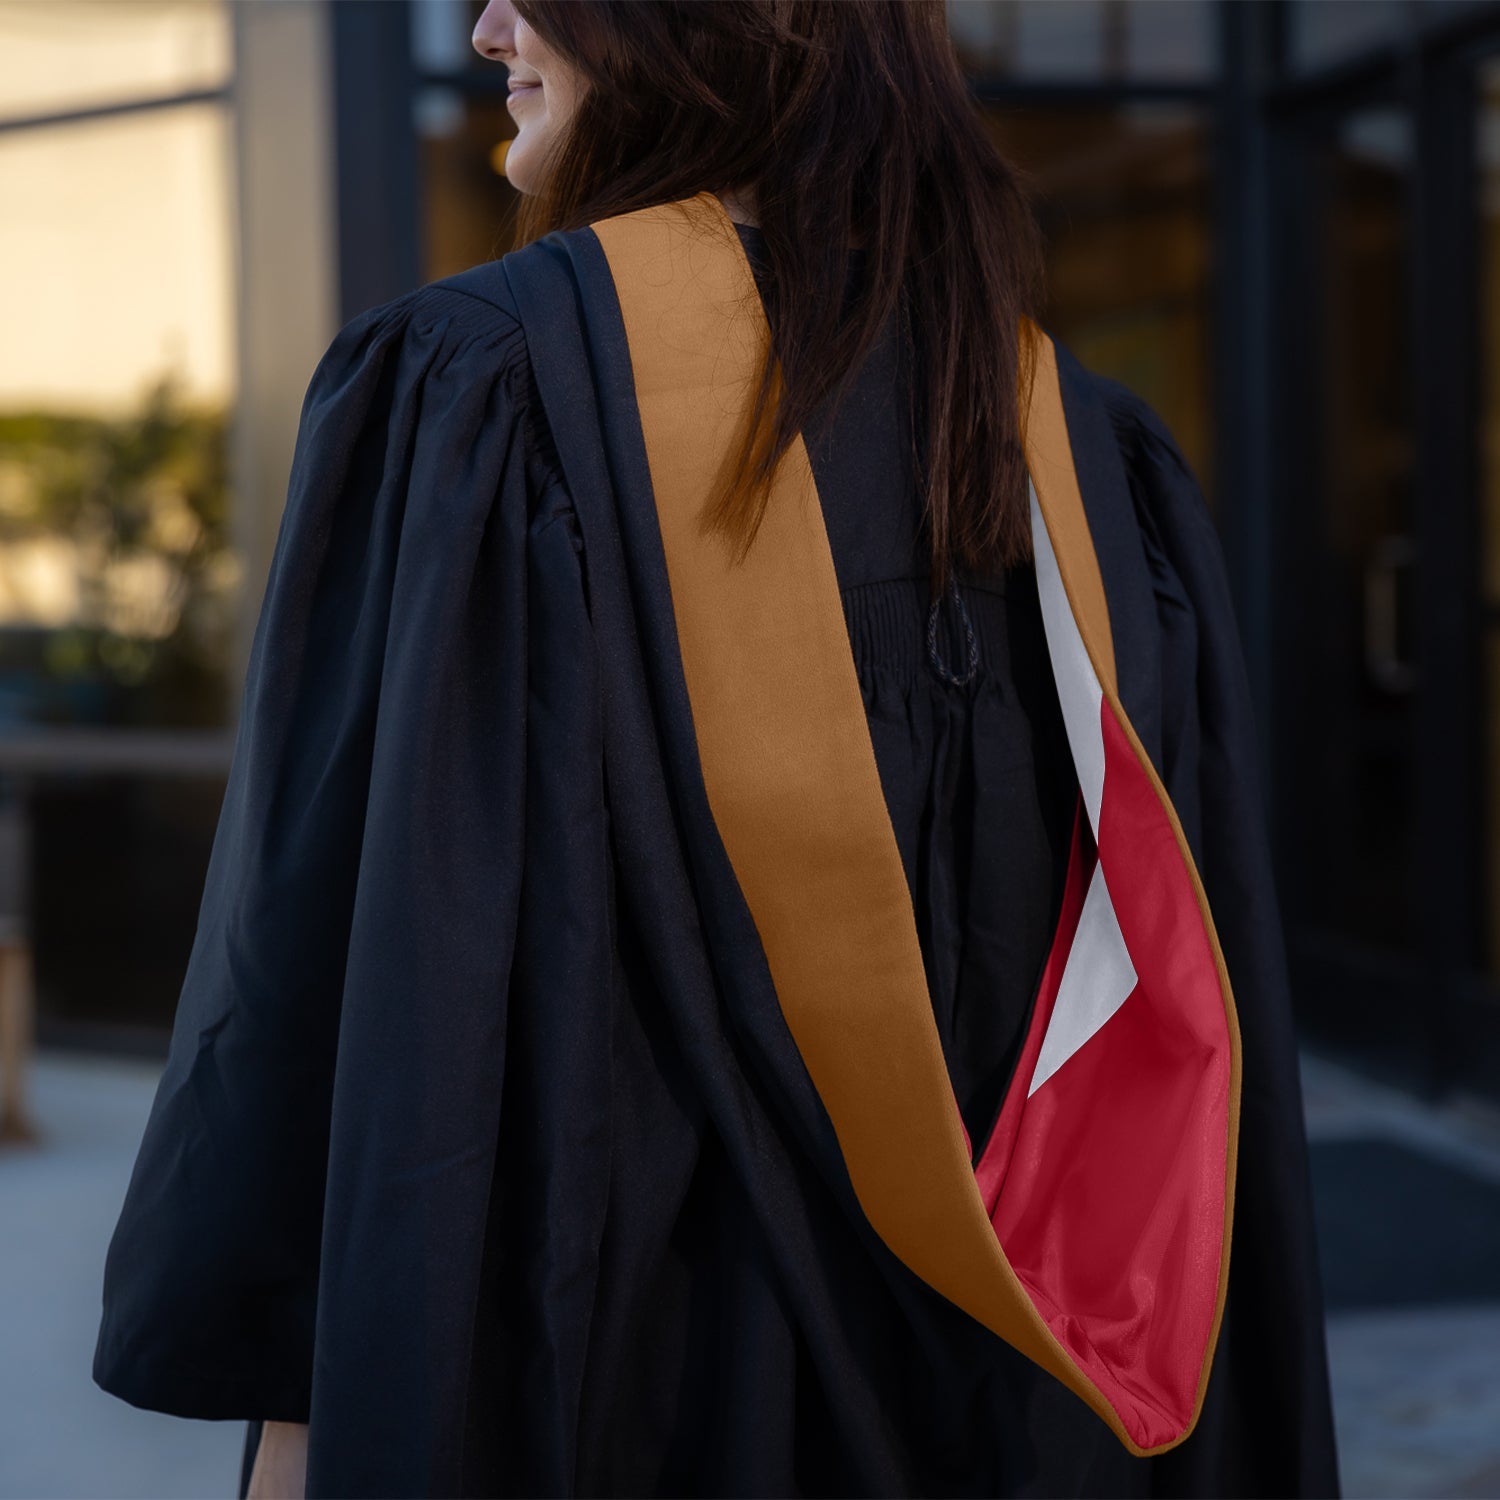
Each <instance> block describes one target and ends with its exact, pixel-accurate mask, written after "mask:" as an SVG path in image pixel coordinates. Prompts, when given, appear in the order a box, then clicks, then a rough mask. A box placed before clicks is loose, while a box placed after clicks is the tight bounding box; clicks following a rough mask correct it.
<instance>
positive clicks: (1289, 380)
mask: <svg viewBox="0 0 1500 1500" xmlns="http://www.w3.org/2000/svg"><path fill="white" fill-rule="evenodd" d="M1415 155H1416V153H1415V131H1414V123H1413V120H1412V117H1411V114H1410V112H1409V111H1408V110H1407V109H1406V108H1405V107H1404V106H1403V105H1400V104H1397V103H1395V102H1391V101H1387V100H1384V99H1380V98H1374V99H1369V100H1365V101H1361V102H1360V103H1358V104H1356V105H1353V106H1351V107H1348V108H1346V109H1343V110H1341V111H1339V112H1336V113H1335V112H1331V111H1330V112H1327V113H1323V114H1321V115H1320V116H1319V117H1318V118H1315V119H1314V120H1312V121H1310V122H1305V123H1301V124H1299V125H1298V126H1297V127H1296V129H1295V132H1294V133H1293V134H1292V135H1291V136H1290V137H1289V140H1288V154H1287V160H1286V178H1285V181H1286V184H1287V186H1288V188H1289V189H1290V200H1291V201H1290V204H1289V206H1288V210H1289V211H1288V212H1287V213H1286V214H1285V224H1286V235H1287V243H1286V244H1285V246H1284V247H1283V248H1284V253H1285V256H1286V260H1285V262H1284V264H1285V265H1286V267H1287V269H1288V270H1289V271H1290V273H1291V274H1290V275H1289V276H1288V279H1287V292H1288V300H1287V302H1286V306H1287V307H1288V309H1289V311H1290V314H1291V315H1290V316H1289V317H1287V318H1286V319H1285V329H1284V332H1283V335H1282V339H1283V347H1282V349H1281V354H1280V364H1281V367H1282V368H1283V369H1284V370H1285V371H1286V381H1285V383H1284V385H1283V387H1282V391H1281V396H1282V400H1283V403H1284V405H1283V408H1282V413H1281V416H1282V427H1283V431H1284V433H1285V439H1286V442H1285V447H1284V450H1283V466H1282V470H1281V484H1280V486H1279V488H1280V492H1281V501H1282V506H1281V515H1280V516H1279V518H1278V522H1279V524H1278V535H1279V536H1280V538H1281V539H1282V541H1281V546H1280V547H1279V549H1278V557H1277V567H1276V577H1277V579H1278V580H1279V583H1280V587H1279V588H1278V589H1277V593H1278V595H1279V601H1278V602H1276V603H1274V604H1273V609H1274V610H1275V638H1276V645H1277V656H1278V663H1279V665H1278V679H1279V680H1278V700H1279V713H1278V715H1277V726H1278V732H1277V741H1278V743H1277V755H1276V765H1277V781H1278V786H1279V791H1280V795H1279V798H1278V806H1279V819H1280V825H1281V826H1280V827H1279V829H1278V834H1279V838H1278V846H1279V849H1280V851H1281V854H1282V860H1283V871H1282V890H1283V900H1284V902H1285V905H1286V911H1287V921H1288V942H1289V947H1290V958H1291V962H1292V967H1293V980H1294V984H1295V987H1296V992H1297V999H1298V1005H1299V1009H1300V1011H1301V1013H1302V1014H1303V1016H1304V1018H1305V1020H1306V1022H1307V1024H1308V1025H1309V1027H1310V1029H1311V1030H1313V1031H1314V1032H1315V1033H1323V1034H1326V1035H1328V1036H1330V1038H1331V1039H1334V1040H1336V1042H1337V1044H1338V1046H1339V1049H1340V1050H1341V1051H1343V1052H1346V1053H1353V1054H1356V1055H1360V1056H1362V1057H1363V1059H1364V1060H1365V1061H1366V1062H1368V1063H1374V1064H1376V1065H1377V1066H1380V1065H1385V1066H1387V1067H1389V1066H1390V1065H1392V1064H1396V1063H1399V1064H1400V1065H1401V1066H1402V1068H1403V1071H1407V1072H1408V1073H1411V1072H1413V1071H1414V1072H1416V1073H1417V1074H1418V1075H1419V1078H1418V1080H1417V1081H1426V1080H1430V1075H1431V1072H1432V1069H1433V1067H1434V1065H1435V1057H1436V1053H1435V1045H1434V1037H1433V1035H1432V1033H1431V1030H1430V1028H1429V1026H1428V1022H1427V1012H1426V1010H1425V1009H1424V1007H1423V1005H1422V1003H1421V1002H1422V996H1423V993H1424V987H1425V982H1426V976H1425V974H1424V964H1423V962H1422V960H1421V957H1420V954H1421V952H1422V943H1421V937H1420V932H1419V911H1420V903H1419V901H1418V899H1417V896H1418V879H1419V870H1420V864H1421V857H1422V848H1421V839H1420V838H1419V801H1420V799H1419V780H1418V746H1419V723H1420V716H1421V714H1422V712H1423V708H1424V699H1425V694H1426V691H1427V684H1426V682H1425V681H1424V675H1423V673H1422V671H1421V668H1420V665H1419V659H1418V637H1419V632H1418V630H1417V628H1416V616H1415V610H1416V601H1417V597H1418V590H1417V587H1416V577H1417V569H1418V568H1419V566H1420V565H1421V560H1420V556H1419V549H1418V537H1417V526H1416V504H1417V500H1416V496H1417V457H1416V455H1417V451H1418V447H1417V432H1416V421H1417V402H1416V389H1417V387H1416V381H1415V378H1414V371H1415V358H1416V353H1415V350H1414V348H1413V332H1414V329H1413V320H1412V315H1411V307H1412V281H1413V255H1414V234H1413V228H1414V226H1413V218H1412V205H1413V168H1414V161H1415Z"/></svg>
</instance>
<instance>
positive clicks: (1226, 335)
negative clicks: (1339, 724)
mask: <svg viewBox="0 0 1500 1500" xmlns="http://www.w3.org/2000/svg"><path fill="white" fill-rule="evenodd" d="M1216 10H1217V16H1218V23H1219V55H1220V60H1221V77H1222V79H1223V84H1222V88H1221V91H1220V96H1219V106H1218V109H1217V112H1216V118H1215V131H1214V168H1215V171H1214V182H1215V192H1214V210H1213V211H1214V226H1215V233H1214V293H1213V307H1214V312H1213V327H1214V366H1213V369H1214V430H1215V442H1214V453H1215V475H1214V492H1215V497H1216V500H1217V510H1218V515H1219V527H1220V531H1221V534H1222V535H1223V538H1224V544H1225V549H1224V550H1225V555H1226V561H1227V563H1228V566H1229V570H1230V587H1231V589H1232V591H1233V594H1234V602H1235V607H1236V612H1237V615H1238V620H1239V626H1240V635H1241V639H1242V641H1243V645H1244V652H1245V665H1246V669H1247V671H1248V674H1249V678H1250V686H1251V692H1252V695H1253V697H1254V700H1255V707H1256V716H1257V721H1258V724H1259V728H1260V736H1261V744H1260V760H1261V764H1262V766H1263V767H1264V768H1265V774H1266V780H1267V787H1266V791H1267V796H1268V798H1269V799H1270V801H1271V803H1272V804H1273V805H1274V804H1275V801H1276V798H1277V795H1278V792H1277V787H1276V777H1275V758H1274V755H1273V744H1274V739H1275V731H1274V727H1273V715H1274V713H1275V710H1276V707H1277V702H1276V695H1275V692H1274V684H1275V670H1274V644H1273V641H1272V618H1271V610H1272V603H1273V600H1274V599H1275V598H1276V593H1277V589H1276V577H1275V562H1274V550H1275V549H1274V541H1273V538H1274V534H1275V517H1274V515H1273V513H1272V512H1273V502H1274V496H1275V494H1276V487H1275V485H1274V484H1273V482H1272V475H1271V463H1272V459H1271V444H1269V443H1268V442H1267V441H1266V435H1267V433H1268V432H1269V430H1270V427H1271V423H1272V413H1271V399H1270V398H1271V392H1272V390H1273V389H1274V388H1275V382H1274V368H1275V360H1274V355H1273V351H1272V344H1273V341H1274V329H1273V320H1272V319H1271V317H1270V316H1269V310H1270V308H1271V307H1272V306H1273V305H1274V299H1273V296H1272V289H1271V285H1270V278H1271V256H1272V232H1273V225H1274V223H1275V216H1274V213H1273V198H1272V193H1271V175H1270V150H1269V131H1268V126H1267V122H1266V119H1265V116H1264V115H1263V113H1262V112H1261V111H1260V110H1259V109H1258V108H1257V104H1256V100H1257V97H1258V95H1259V94H1260V92H1261V91H1262V89H1263V88H1264V85H1265V79H1266V78H1267V76H1268V75H1269V74H1270V73H1271V71H1272V70H1273V69H1274V68H1275V66H1276V59H1277V53H1278V43H1279V23H1280V19H1281V7H1280V5H1279V4H1277V5H1253V6H1252V5H1237V4H1234V3H1232V0H1221V3H1220V5H1219V6H1218V7H1217V8H1216Z"/></svg>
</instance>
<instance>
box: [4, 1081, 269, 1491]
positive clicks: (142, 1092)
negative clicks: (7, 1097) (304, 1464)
mask: <svg viewBox="0 0 1500 1500" xmlns="http://www.w3.org/2000/svg"><path fill="white" fill-rule="evenodd" d="M159 1071H160V1070H159V1068H158V1067H157V1066H156V1065H155V1064H151V1063H141V1062H136V1061H124V1060H120V1059H115V1058H111V1059H107V1060H106V1059H97V1060H96V1059H93V1058H84V1057H78V1056H72V1055H61V1056H60V1055H47V1054H44V1055H43V1056H42V1057H41V1058H40V1059H39V1060H38V1063H37V1067H36V1071H35V1075H34V1081H33V1089H32V1097H33V1103H34V1106H35V1108H34V1113H35V1116H36V1120H37V1123H38V1125H39V1126H40V1128H41V1131H42V1133H43V1137H42V1139H41V1141H39V1142H38V1143H37V1144H36V1145H35V1146H30V1147H16V1148H10V1147H6V1148H4V1149H0V1497H3V1500H53V1497H57V1500H106V1497H107V1500H135V1497H141V1500H146V1497H159V1500H176V1497H179V1496H180V1497H184V1500H207V1497H211V1496H230V1497H232V1496H233V1495H234V1494H235V1492H236V1490H237V1489H238V1485H239V1464H240V1451H241V1447H242V1444H243V1442H244V1435H245V1429H244V1426H243V1424H241V1423H231V1422H189V1421H184V1420H181V1419H180V1418H177V1417H168V1416H163V1415H161V1414H160V1413H157V1412H144V1411H137V1410H136V1409H135V1408H134V1407H131V1406H127V1405H126V1404H125V1403H124V1402H123V1401H120V1400H117V1399H116V1398H115V1397H113V1396H107V1395H106V1394H105V1393H104V1392H103V1391H101V1390H100V1389H99V1388H98V1386H96V1385H95V1384H94V1383H93V1381H92V1379H91V1378H90V1375H89V1368H90V1364H91V1362H92V1360H93V1354H94V1337H95V1334H96V1333H97V1332H98V1326H99V1296H100V1284H101V1280H102V1277H103V1274H104V1252H105V1249H106V1247H107V1245H108V1243H109V1235H110V1231H111V1230H112V1229H113V1228H114V1223H115V1218H116V1216H117V1215H118V1213H119V1211H120V1204H121V1202H122V1200H123V1199H124V1196H125V1185H126V1183H127V1182H128V1181H129V1178H130V1168H131V1164H132V1163H133V1162H134V1160H135V1152H136V1147H137V1146H138V1145H139V1143H140V1138H141V1132H142V1131H143V1130H144V1129H145V1126H146V1115H147V1113H148V1112H149V1110H150V1107H151V1097H152V1094H153V1092H154V1090H155V1087H156V1077H157V1074H158V1072H159Z"/></svg>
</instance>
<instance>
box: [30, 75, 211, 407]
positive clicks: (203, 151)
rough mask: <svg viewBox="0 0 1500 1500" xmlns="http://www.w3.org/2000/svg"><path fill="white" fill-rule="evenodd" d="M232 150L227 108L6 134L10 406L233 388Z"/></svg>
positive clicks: (127, 401)
mask: <svg viewBox="0 0 1500 1500" xmlns="http://www.w3.org/2000/svg"><path fill="white" fill-rule="evenodd" d="M229 150H230V145H229V139H228V125H227V120H226V118H225V112H224V110H223V109H222V107H221V106H219V105H214V104H203V105H193V106H189V107H184V108H179V109H169V110H162V111H155V112H152V113H149V114H139V115H123V116H120V117H118V118H110V119H103V120H97V121H88V122H84V123H78V124H71V125H62V126H55V127H51V128H48V129H44V130H25V131H17V132H16V133H14V134H3V133H0V203H3V204H4V205H5V212H4V214H3V216H0V328H3V329H4V330H5V334H4V339H3V341H0V410H5V409H14V408H15V407H17V406H22V405H44V406H51V407H63V408H66V409H68V410H80V409H87V410H95V411H97V410H115V411H119V410H123V409H126V408H128V407H129V406H131V405H133V404H135V403H137V402H138V401H139V400H140V399H141V396H142V394H143V391H144V389H145V388H146V386H147V385H148V384H149V383H150V382H151V381H152V380H153V379H155V378H156V377H157V376H158V375H160V374H161V373H162V371H163V370H172V371H173V372H175V374H176V375H177V377H178V379H179V380H180V381H181V383H182V386H183V388H184V390H185V392H187V393H188V394H190V395H191V396H193V397H195V398H198V399H204V400H210V401H214V402H223V401H225V400H226V399H227V398H228V395H229V391H230V388H231V385H232V374H233V361H234V354H233V345H232V339H231V328H232V314H233V306H232V304H233V297H232V283H231V264H232V263H231V246H230V238H229V236H230V228H231V222H232V221H231V214H230V204H229V202H228V193H229V181H228V171H227V168H228V161H229Z"/></svg>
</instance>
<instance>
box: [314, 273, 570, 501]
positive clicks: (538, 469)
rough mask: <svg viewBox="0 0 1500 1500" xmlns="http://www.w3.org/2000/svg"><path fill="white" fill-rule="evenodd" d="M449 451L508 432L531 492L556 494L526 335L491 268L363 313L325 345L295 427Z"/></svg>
mask: <svg viewBox="0 0 1500 1500" xmlns="http://www.w3.org/2000/svg"><path fill="white" fill-rule="evenodd" d="M393 424H394V425H395V426H396V427H398V428H402V429H406V430H408V432H409V435H410V437H411V439H413V440H417V439H421V438H424V437H425V439H426V440H427V441H428V442H429V443H436V444H438V445H441V446H443V447H447V448H449V449H452V448H453V446H454V444H455V443H457V442H458V441H459V439H460V438H461V437H468V438H472V437H473V436H474V435H475V433H477V431H478V430H479V429H480V428H481V427H483V428H485V429H486V430H487V431H489V432H491V433H493V432H494V431H495V430H496V429H499V428H502V427H504V428H508V429H512V430H513V431H514V432H515V433H516V435H517V437H518V438H519V442H518V444H516V445H514V446H513V448H512V450H511V454H510V457H511V459H512V460H513V461H514V460H516V459H520V460H522V461H523V462H524V464H525V467H526V468H527V470H528V472H529V473H530V474H531V477H532V481H533V484H534V486H535V487H536V488H538V489H552V488H556V487H562V474H561V466H560V464H559V463H558V459H557V452H556V445H555V444H554V442H553V441H552V437H551V432H550V428H549V426H548V423H547V419H546V413H545V410H544V408H543V404H542V401H541V397H540V394H539V392H538V389H537V383H536V377H535V373H534V371H533V368H532V362H531V357H530V352H529V350H528V348H527V343H526V336H525V330H524V328H523V326H522V321H521V318H520V315H519V312H518V310H517V308H516V305H515V301H514V298H513V296H512V294H511V292H510V288H509V285H508V283H507V281H506V277H505V275H504V272H503V271H502V270H501V267H500V262H499V261H489V262H486V263H484V264H483V265H479V266H475V267H472V268H471V269H470V270H467V271H462V272H459V273H458V274H456V275H452V276H445V277H443V278H441V279H438V280H433V281H429V282H426V283H424V284H423V285H421V286H418V287H414V288H413V289H412V290H410V291H407V292H403V293H401V294H400V295H398V296H395V297H391V298H389V299H388V300H386V301H385V302H381V303H377V304H376V305H374V306H372V307H369V308H366V309H365V310H364V311H362V312H359V313H357V314H355V315H354V316H353V317H352V318H350V319H349V320H348V321H347V322H346V323H345V324H344V325H343V326H342V327H341V328H340V329H339V330H338V332H337V333H336V334H335V335H334V336H333V338H332V340H331V341H330V342H329V344H328V345H327V347H326V349H325V350H324V353H323V355H322V357H321V358H320V359H319V361H318V364H317V366H316V368H315V370H314V372H313V375H312V378H311V380H310V382H309V384H308V388H307V394H306V396H305V398H304V406H303V415H302V426H303V428H304V430H305V432H307V433H308V434H310V435H312V434H317V433H319V432H321V431H323V430H324V429H325V428H328V427H333V428H335V429H343V430H345V431H347V430H350V429H351V428H353V427H356V426H357V427H359V428H361V429H368V428H371V427H372V426H373V427H378V428H379V429H380V430H381V431H386V430H387V429H390V428H391V427H392V425H393Z"/></svg>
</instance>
